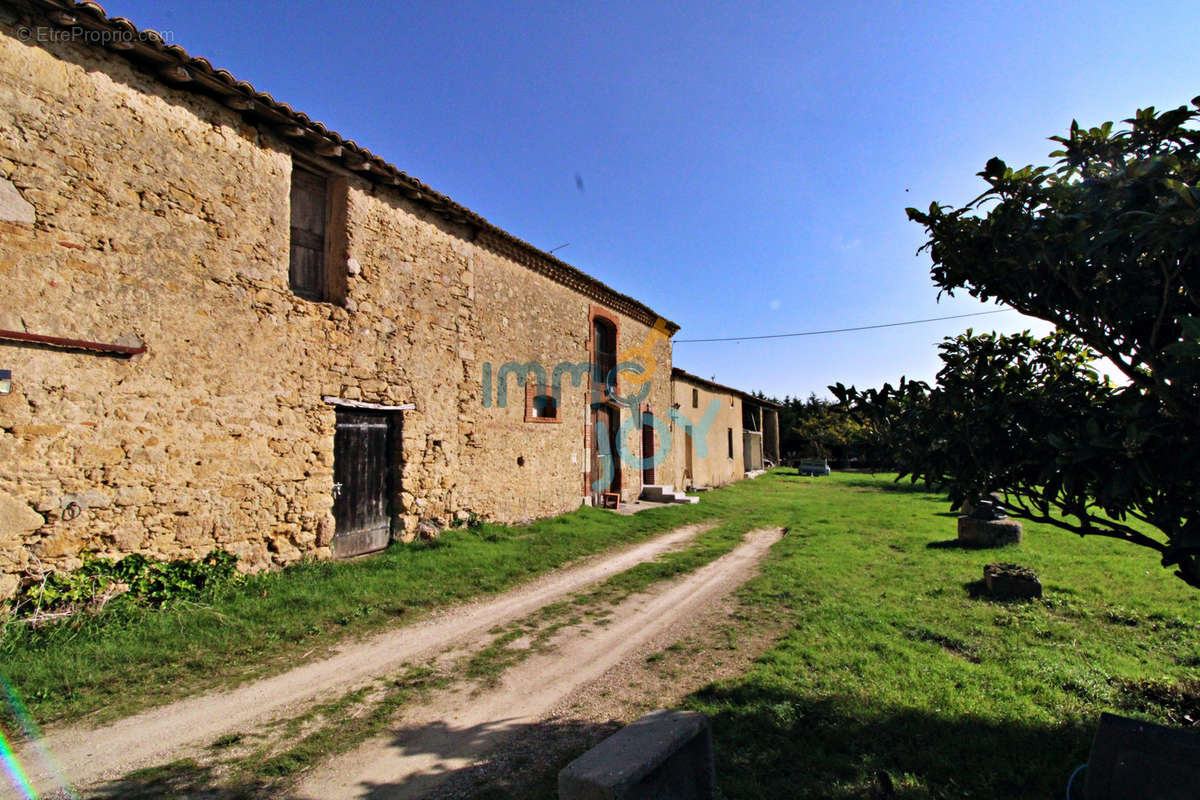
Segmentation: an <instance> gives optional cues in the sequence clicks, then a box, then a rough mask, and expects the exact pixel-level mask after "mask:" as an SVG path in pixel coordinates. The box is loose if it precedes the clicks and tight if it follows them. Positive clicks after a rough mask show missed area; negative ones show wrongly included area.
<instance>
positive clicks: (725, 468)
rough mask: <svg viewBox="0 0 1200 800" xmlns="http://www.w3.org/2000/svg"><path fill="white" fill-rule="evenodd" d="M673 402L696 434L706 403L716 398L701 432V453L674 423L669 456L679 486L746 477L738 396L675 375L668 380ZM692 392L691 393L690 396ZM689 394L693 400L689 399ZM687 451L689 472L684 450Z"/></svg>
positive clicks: (715, 483)
mask: <svg viewBox="0 0 1200 800" xmlns="http://www.w3.org/2000/svg"><path fill="white" fill-rule="evenodd" d="M671 385H672V394H673V397H674V402H675V403H677V404H678V407H679V411H680V413H682V414H683V416H684V417H686V418H687V419H688V420H690V421H691V422H692V424H693V426H694V427H693V429H694V430H695V431H696V434H695V435H696V437H697V438H698V437H699V426H700V423H701V421H702V420H703V417H704V414H705V413H706V411H707V410H708V408H709V407H710V404H711V403H713V402H714V401H716V403H717V407H718V411H717V413H716V417H715V418H714V420H713V422H712V424H711V426H710V427H709V428H708V430H707V431H706V433H705V437H704V445H705V448H706V452H705V454H704V455H701V452H700V448H699V447H697V446H696V444H697V442H691V445H690V446H689V442H690V441H691V440H690V439H689V438H688V436H687V432H686V430H681V428H683V427H685V426H680V425H677V426H676V428H675V430H676V432H677V433H676V439H677V444H676V448H675V455H674V458H673V463H674V469H675V474H676V476H677V477H676V481H677V483H678V485H680V486H684V487H686V486H696V487H715V486H724V485H726V484H728V483H733V482H734V481H739V480H741V479H742V478H744V477H746V462H745V456H744V454H743V451H742V446H743V443H742V398H741V395H738V394H736V393H733V392H721V391H717V390H715V389H713V388H712V387H711V386H710V385H708V384H702V383H697V382H695V381H691V380H688V379H687V378H686V377H682V376H679V375H676V376H674V377H673V378H672V379H671ZM693 391H694V392H695V394H694V395H693ZM693 397H694V398H695V402H693ZM730 432H732V434H733V456H732V457H730V454H729V436H730ZM689 449H690V450H691V458H690V465H691V469H690V471H689V469H688V465H689V458H688V450H689Z"/></svg>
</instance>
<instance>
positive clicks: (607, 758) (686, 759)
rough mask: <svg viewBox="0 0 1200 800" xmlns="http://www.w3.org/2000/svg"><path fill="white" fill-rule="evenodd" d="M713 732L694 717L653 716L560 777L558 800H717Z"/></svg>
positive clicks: (575, 763)
mask: <svg viewBox="0 0 1200 800" xmlns="http://www.w3.org/2000/svg"><path fill="white" fill-rule="evenodd" d="M715 787H716V778H715V773H714V769H713V749H712V728H711V727H710V725H709V722H708V717H706V716H704V715H703V714H700V713H697V712H695V711H654V712H651V713H649V714H647V715H646V716H644V717H642V718H641V719H639V720H637V721H636V722H633V723H631V724H629V725H626V726H625V727H624V728H622V729H621V730H619V731H617V732H616V733H614V734H613V735H612V736H610V737H608V738H607V739H605V740H604V741H602V742H601V743H600V744H598V745H596V746H595V747H593V748H592V749H591V750H588V751H587V752H586V753H584V754H583V755H581V756H580V757H579V758H577V759H575V760H574V761H572V762H571V763H570V764H568V765H567V766H566V767H564V768H563V770H562V771H561V772H559V773H558V797H559V800H652V799H653V800H712V797H713V794H714V792H715Z"/></svg>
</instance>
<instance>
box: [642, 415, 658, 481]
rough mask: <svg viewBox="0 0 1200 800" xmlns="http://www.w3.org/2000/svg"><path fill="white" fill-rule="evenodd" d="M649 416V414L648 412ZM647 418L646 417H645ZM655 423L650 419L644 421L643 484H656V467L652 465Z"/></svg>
mask: <svg viewBox="0 0 1200 800" xmlns="http://www.w3.org/2000/svg"><path fill="white" fill-rule="evenodd" d="M647 416H649V415H648V414H647ZM643 419H644V420H645V417H643ZM654 455H655V450H654V425H652V424H651V423H650V422H649V421H648V420H646V421H643V422H642V485H643V486H652V485H653V484H654V467H653V466H651V465H650V462H651V460H652V459H653V458H654Z"/></svg>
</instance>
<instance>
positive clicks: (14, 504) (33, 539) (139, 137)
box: [0, 10, 671, 598]
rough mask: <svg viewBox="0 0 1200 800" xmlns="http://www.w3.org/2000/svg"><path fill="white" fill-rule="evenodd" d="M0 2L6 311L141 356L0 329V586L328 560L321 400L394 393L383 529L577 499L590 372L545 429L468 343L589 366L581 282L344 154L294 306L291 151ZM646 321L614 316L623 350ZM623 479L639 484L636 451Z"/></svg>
mask: <svg viewBox="0 0 1200 800" xmlns="http://www.w3.org/2000/svg"><path fill="white" fill-rule="evenodd" d="M9 14H11V12H10V11H7V10H4V11H0V200H2V201H3V202H0V281H3V283H4V286H5V303H4V304H3V305H2V306H0V329H10V330H18V331H28V332H32V333H38V334H49V335H54V336H62V337H72V338H78V339H87V340H93V341H101V342H122V343H128V342H144V343H145V344H146V346H147V352H146V353H145V354H144V355H141V356H136V357H133V358H115V357H110V356H103V355H98V354H93V353H82V352H63V351H57V350H52V349H46V348H41V347H33V346H21V345H14V344H12V343H7V342H0V368H7V369H11V370H12V371H13V391H12V393H11V394H7V395H0V462H2V463H4V464H5V469H4V470H3V471H0V598H2V597H6V596H8V595H9V594H11V592H12V591H13V590H14V588H15V586H16V578H15V575H16V574H18V573H20V572H22V571H25V570H29V569H32V568H36V567H37V566H38V565H39V564H40V565H41V566H44V567H53V568H71V567H74V566H76V565H77V564H78V563H79V554H80V553H81V552H83V551H85V550H86V551H92V552H97V553H100V554H110V555H119V554H125V553H132V552H138V553H143V554H146V555H148V556H152V557H155V558H169V557H200V556H203V555H204V554H205V553H207V552H208V551H209V550H210V549H212V548H214V547H221V548H224V549H226V550H228V551H230V552H232V553H235V554H236V555H238V556H239V558H240V559H241V564H242V565H243V567H244V568H247V569H258V568H262V567H264V566H267V565H269V564H272V563H274V564H282V563H287V562H289V561H292V560H295V559H297V558H300V557H302V556H305V555H308V556H315V557H327V556H329V555H330V547H329V545H330V541H331V538H332V536H333V535H334V533H335V530H334V521H333V517H332V514H331V508H332V505H333V500H332V494H331V492H332V481H333V466H334V465H333V440H334V420H335V412H334V409H333V407H332V406H330V405H329V404H327V403H326V402H324V401H323V400H322V397H323V396H326V395H329V396H334V397H339V398H344V399H348V400H358V401H366V402H373V403H381V404H388V405H398V404H405V403H412V404H414V405H415V409H414V410H412V411H406V412H403V420H402V427H401V441H400V449H401V453H402V466H401V471H400V474H399V475H397V476H396V481H395V485H396V498H395V503H394V510H395V519H394V528H393V529H394V531H395V532H396V534H397V535H404V534H405V533H411V532H412V531H413V529H414V528H415V526H416V524H417V522H418V521H419V520H421V519H426V518H428V519H435V520H438V521H440V522H442V523H447V522H449V521H450V519H451V518H452V517H453V516H454V515H455V514H456V513H458V514H463V513H466V512H473V513H475V514H478V515H480V516H482V517H485V518H493V519H497V520H502V521H515V520H520V519H525V518H529V517H535V516H542V515H548V514H553V513H558V512H561V511H566V510H569V509H571V508H574V507H576V506H578V505H579V503H580V502H581V499H582V497H583V494H584V492H583V476H584V470H585V468H586V464H587V463H588V453H587V450H586V447H585V440H584V427H585V420H586V400H587V398H586V394H585V393H586V390H585V388H583V387H579V388H575V387H571V388H569V389H568V390H567V391H566V392H564V400H563V407H562V408H561V409H560V413H561V415H562V418H563V421H562V422H561V423H557V424H553V423H533V422H526V421H525V415H524V402H523V400H524V398H523V393H522V392H520V390H518V389H516V388H515V387H512V386H510V389H509V395H510V402H509V403H508V405H507V407H506V408H503V409H501V408H498V407H496V405H495V403H494V398H493V403H492V405H491V407H485V406H484V403H483V391H482V381H481V378H482V371H483V365H484V363H487V362H490V363H492V364H494V365H495V366H496V367H499V365H501V364H503V363H504V362H506V361H510V360H515V361H526V360H530V359H537V360H539V361H542V362H545V364H546V365H547V369H552V368H553V365H554V364H556V363H558V362H560V361H568V362H581V361H586V360H587V357H588V356H587V338H588V335H589V330H588V325H589V323H588V319H589V308H590V306H591V304H592V303H594V301H592V300H589V299H588V298H586V297H584V296H583V295H582V294H580V293H578V292H576V291H573V290H571V289H568V288H567V287H565V286H562V285H560V284H558V283H556V282H554V281H552V280H551V279H549V278H547V277H544V276H542V275H539V274H536V273H535V272H533V271H532V270H530V269H529V268H528V267H527V266H524V265H522V264H520V263H517V261H516V259H515V258H513V257H512V256H511V254H507V255H505V254H502V253H501V252H500V248H497V247H495V246H492V245H491V244H489V243H488V242H487V241H484V240H483V239H482V237H481V236H480V235H479V234H478V232H477V231H475V230H474V229H471V228H468V227H466V226H459V225H455V224H453V223H448V222H446V221H444V220H443V219H441V218H440V217H435V216H434V215H432V214H430V213H428V212H426V211H425V210H423V208H421V207H418V206H416V205H414V204H413V203H411V202H409V201H408V200H405V199H401V198H400V197H399V196H398V195H396V193H394V192H390V191H389V190H387V189H383V188H380V187H378V186H375V185H372V184H369V183H367V182H366V181H364V180H363V179H361V177H359V176H357V175H354V174H350V173H345V172H341V173H339V174H344V175H345V177H346V179H347V181H348V185H349V189H348V199H347V223H346V236H347V252H346V263H345V265H344V268H345V270H346V283H347V294H346V300H345V302H344V303H342V304H339V305H335V304H331V303H321V302H311V301H307V300H303V299H301V298H299V297H297V296H295V295H294V294H293V293H292V292H291V291H290V290H289V286H288V259H289V252H288V247H289V214H290V210H289V187H290V175H291V169H292V155H291V153H290V152H289V150H288V148H287V146H286V143H285V142H283V141H281V140H279V139H278V138H276V137H274V136H273V135H271V134H269V133H267V132H264V131H262V130H260V129H257V128H255V127H252V126H249V125H247V124H246V123H245V122H244V121H243V120H242V119H241V117H239V116H238V115H237V114H236V113H235V112H233V111H231V110H229V109H226V108H223V107H222V106H220V105H218V104H216V103H215V102H213V101H211V100H208V99H205V98H202V97H197V96H195V95H192V94H189V93H187V92H184V91H181V90H176V89H173V88H170V87H168V86H166V85H164V84H163V83H161V82H159V81H157V80H156V79H154V78H151V77H149V76H146V75H144V74H142V73H140V72H138V71H135V70H134V69H133V68H132V67H131V66H129V65H128V64H127V63H126V62H125V61H123V60H122V59H120V58H119V57H117V56H114V55H111V54H107V53H105V52H104V51H102V50H100V49H98V48H94V47H90V46H87V45H79V44H73V43H70V42H53V43H46V44H29V43H25V42H21V41H18V40H17V39H16V38H15V37H14V35H13V32H14V30H15V29H16V27H17V26H18V25H19V24H21V23H22V21H21V20H18V19H15V18H12V17H11V16H9V17H6V16H4V15H9ZM330 169H335V168H334V167H332V166H330ZM340 268H342V265H340V264H339V269H340ZM648 332H649V328H648V326H646V325H645V324H643V323H640V322H636V321H634V320H632V319H629V318H627V317H624V316H622V317H620V347H621V348H622V349H624V348H626V347H628V346H629V345H631V344H636V343H640V342H641V341H642V340H643V339H644V338H645V336H646V335H647V334H648ZM655 354H656V359H658V374H657V376H656V378H655V380H654V382H653V383H652V390H651V395H650V403H651V404H652V406H655V407H657V408H659V409H662V410H665V409H666V407H667V406H669V404H670V397H671V395H670V378H669V376H670V366H671V355H670V345H669V342H660V343H659V344H658V345H657V346H656V348H655ZM626 413H628V412H626ZM630 439H631V442H634V441H635V439H636V433H634V434H631V437H630ZM639 447H640V444H633V447H632V449H633V452H640V449H639ZM518 458H520V459H521V464H523V466H518ZM623 484H624V487H625V494H626V496H627V497H632V496H635V495H636V494H637V493H638V491H639V490H640V474H639V473H638V472H637V470H636V469H635V468H634V467H633V466H632V465H630V466H627V467H626V468H625V480H624V481H623Z"/></svg>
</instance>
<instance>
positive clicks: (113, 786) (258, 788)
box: [85, 759, 282, 800]
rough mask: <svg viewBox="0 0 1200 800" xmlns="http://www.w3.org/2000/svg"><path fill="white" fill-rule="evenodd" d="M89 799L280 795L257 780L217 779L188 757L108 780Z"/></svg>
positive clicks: (247, 799)
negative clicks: (236, 781) (231, 782)
mask: <svg viewBox="0 0 1200 800" xmlns="http://www.w3.org/2000/svg"><path fill="white" fill-rule="evenodd" d="M85 796H86V797H87V798H89V800H101V799H103V800H109V798H112V800H116V798H121V800H159V798H163V797H188V798H195V800H201V798H203V800H257V799H258V798H265V797H281V796H282V795H280V794H278V793H276V792H274V791H272V787H271V786H269V785H268V784H266V783H260V782H258V781H251V782H242V783H237V784H229V783H225V782H223V781H221V780H219V779H218V777H217V775H216V774H215V770H214V768H213V767H212V766H207V765H205V766H201V765H200V764H197V763H196V762H195V761H193V760H191V759H183V760H181V761H173V762H171V763H170V764H163V765H162V766H157V767H149V768H147V769H142V770H138V771H136V772H131V773H129V774H128V775H126V776H124V777H123V778H118V779H116V780H112V781H108V782H107V783H104V784H103V785H101V786H99V787H97V788H95V789H93V790H92V791H90V792H88V793H87V794H86V795H85Z"/></svg>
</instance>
